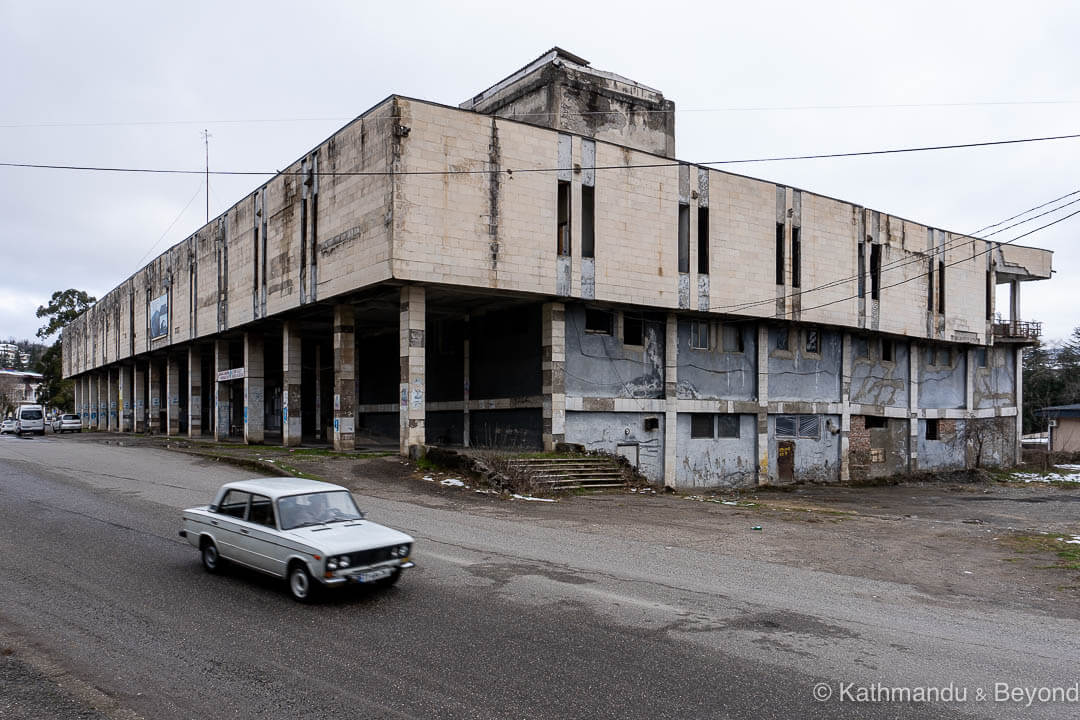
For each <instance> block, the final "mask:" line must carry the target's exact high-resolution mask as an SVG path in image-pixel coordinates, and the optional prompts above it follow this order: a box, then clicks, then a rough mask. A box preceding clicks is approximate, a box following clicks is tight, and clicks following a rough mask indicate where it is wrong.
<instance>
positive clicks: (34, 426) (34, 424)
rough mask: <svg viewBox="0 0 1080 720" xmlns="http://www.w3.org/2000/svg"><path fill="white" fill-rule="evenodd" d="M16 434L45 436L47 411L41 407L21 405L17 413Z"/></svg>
mask: <svg viewBox="0 0 1080 720" xmlns="http://www.w3.org/2000/svg"><path fill="white" fill-rule="evenodd" d="M15 434H16V435H18V436H19V437H22V436H23V435H24V434H31V435H35V434H36V435H44V434H45V411H44V410H43V409H42V408H41V406H40V405H20V406H19V409H18V410H16V411H15Z"/></svg>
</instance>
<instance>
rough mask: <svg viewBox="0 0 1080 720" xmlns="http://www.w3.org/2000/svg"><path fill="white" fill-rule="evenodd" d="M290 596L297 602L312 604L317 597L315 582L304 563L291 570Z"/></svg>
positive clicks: (296, 564)
mask: <svg viewBox="0 0 1080 720" xmlns="http://www.w3.org/2000/svg"><path fill="white" fill-rule="evenodd" d="M289 594H290V595H292V596H293V599H294V600H296V601H297V602H302V603H307V602H311V601H312V600H313V599H314V597H315V581H314V580H313V579H312V577H311V573H309V572H308V571H307V568H306V567H304V565H303V563H295V564H294V565H293V566H292V567H291V568H290V569H289Z"/></svg>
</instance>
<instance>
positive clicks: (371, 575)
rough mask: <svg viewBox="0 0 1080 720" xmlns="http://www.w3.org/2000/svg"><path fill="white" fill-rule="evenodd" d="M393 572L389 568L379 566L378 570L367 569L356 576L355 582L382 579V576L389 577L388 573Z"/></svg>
mask: <svg viewBox="0 0 1080 720" xmlns="http://www.w3.org/2000/svg"><path fill="white" fill-rule="evenodd" d="M391 572H393V570H391V569H390V568H379V569H378V570H368V571H367V572H362V573H360V574H359V575H357V576H356V580H357V582H362V583H366V582H375V581H376V580H382V579H383V578H387V577H390V573H391Z"/></svg>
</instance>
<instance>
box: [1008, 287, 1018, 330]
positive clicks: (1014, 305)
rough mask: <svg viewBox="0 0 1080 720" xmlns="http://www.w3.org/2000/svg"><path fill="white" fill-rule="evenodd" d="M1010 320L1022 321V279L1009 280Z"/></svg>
mask: <svg viewBox="0 0 1080 720" xmlns="http://www.w3.org/2000/svg"><path fill="white" fill-rule="evenodd" d="M1009 321H1010V322H1013V323H1018V322H1020V281H1019V280H1010V281H1009Z"/></svg>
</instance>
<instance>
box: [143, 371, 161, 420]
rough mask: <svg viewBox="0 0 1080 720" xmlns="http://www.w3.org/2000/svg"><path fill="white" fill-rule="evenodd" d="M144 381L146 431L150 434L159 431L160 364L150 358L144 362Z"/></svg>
mask: <svg viewBox="0 0 1080 720" xmlns="http://www.w3.org/2000/svg"><path fill="white" fill-rule="evenodd" d="M146 381H147V384H148V385H149V388H150V390H149V392H148V393H147V395H148V397H147V398H146V399H147V402H148V404H149V407H148V408H147V422H146V431H147V432H149V433H150V434H151V435H157V434H158V433H159V432H161V365H160V364H159V363H158V362H156V361H155V360H153V359H151V360H149V361H147V363H146Z"/></svg>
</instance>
